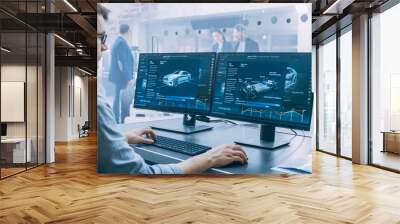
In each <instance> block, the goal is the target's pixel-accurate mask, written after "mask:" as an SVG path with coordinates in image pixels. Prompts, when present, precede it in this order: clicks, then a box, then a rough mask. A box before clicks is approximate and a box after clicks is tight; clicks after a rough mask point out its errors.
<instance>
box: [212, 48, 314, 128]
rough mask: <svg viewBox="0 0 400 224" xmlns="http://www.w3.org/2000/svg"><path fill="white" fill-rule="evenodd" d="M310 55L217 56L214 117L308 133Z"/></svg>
mask: <svg viewBox="0 0 400 224" xmlns="http://www.w3.org/2000/svg"><path fill="white" fill-rule="evenodd" d="M312 103H313V98H312V91H311V53H223V54H219V55H218V62H217V67H216V77H215V83H214V93H213V104H212V114H214V115H215V116H223V117H229V118H232V119H238V120H243V119H244V120H249V121H253V122H257V123H272V124H276V125H279V126H290V127H295V128H303V129H308V128H309V126H310V123H311V115H312Z"/></svg>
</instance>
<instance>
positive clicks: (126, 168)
mask: <svg viewBox="0 0 400 224" xmlns="http://www.w3.org/2000/svg"><path fill="white" fill-rule="evenodd" d="M108 13H109V10H108V9H106V8H104V7H103V6H101V4H97V62H98V63H99V61H100V60H101V54H102V52H103V51H105V50H107V45H106V39H107V33H106V31H105V28H106V23H105V21H106V20H107V18H108ZM99 76H101V74H100V73H99ZM100 78H101V77H99V79H100ZM98 91H99V92H98V93H97V127H98V135H97V171H98V172H99V173H131V174H193V173H201V172H203V171H205V170H207V169H209V168H211V167H220V166H225V165H228V164H230V163H232V162H235V161H239V162H241V163H246V162H247V156H246V153H245V152H244V150H243V149H242V148H241V147H240V146H238V145H221V146H217V147H214V148H212V149H211V150H209V151H207V152H205V153H203V154H200V155H197V156H194V157H191V158H189V159H187V160H185V161H182V162H180V163H175V164H155V165H149V164H147V163H146V162H145V161H144V160H143V158H142V157H141V156H140V155H139V154H137V153H136V152H135V148H134V147H133V146H131V145H130V144H153V143H154V140H153V139H155V137H156V133H154V131H153V130H151V129H149V128H146V129H140V130H132V131H130V132H129V133H126V134H123V133H121V132H120V131H118V130H117V128H116V126H117V123H116V120H115V118H114V114H113V111H112V109H111V107H110V106H109V105H108V103H107V102H106V101H105V99H104V95H103V94H104V92H103V90H102V88H101V87H99V90H98Z"/></svg>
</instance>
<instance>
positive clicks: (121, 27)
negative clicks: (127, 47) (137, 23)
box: [119, 24, 129, 34]
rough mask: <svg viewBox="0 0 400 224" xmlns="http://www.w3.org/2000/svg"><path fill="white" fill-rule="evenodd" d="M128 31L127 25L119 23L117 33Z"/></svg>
mask: <svg viewBox="0 0 400 224" xmlns="http://www.w3.org/2000/svg"><path fill="white" fill-rule="evenodd" d="M128 31H129V25H127V24H121V26H119V33H120V34H124V33H127V32H128Z"/></svg>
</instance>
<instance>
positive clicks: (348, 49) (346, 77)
mask: <svg viewBox="0 0 400 224" xmlns="http://www.w3.org/2000/svg"><path fill="white" fill-rule="evenodd" d="M352 74H353V72H352V32H351V26H349V27H348V28H347V29H345V30H343V31H342V34H341V36H340V155H342V156H344V157H348V158H351V156H352V148H351V141H352V138H351V137H352V96H353V94H352Z"/></svg>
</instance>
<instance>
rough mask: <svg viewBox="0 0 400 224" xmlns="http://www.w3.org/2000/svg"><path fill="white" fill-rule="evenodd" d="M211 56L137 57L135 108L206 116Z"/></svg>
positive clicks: (157, 55) (210, 88)
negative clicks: (204, 114) (203, 114)
mask: <svg viewBox="0 0 400 224" xmlns="http://www.w3.org/2000/svg"><path fill="white" fill-rule="evenodd" d="M215 58H216V56H215V53H154V54H140V59H139V66H138V78H137V81H136V95H135V107H139V108H148V109H156V110H161V111H171V112H183V113H208V112H209V111H210V106H211V102H210V101H211V100H210V98H211V91H212V87H211V86H212V81H213V69H214V63H215Z"/></svg>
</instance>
